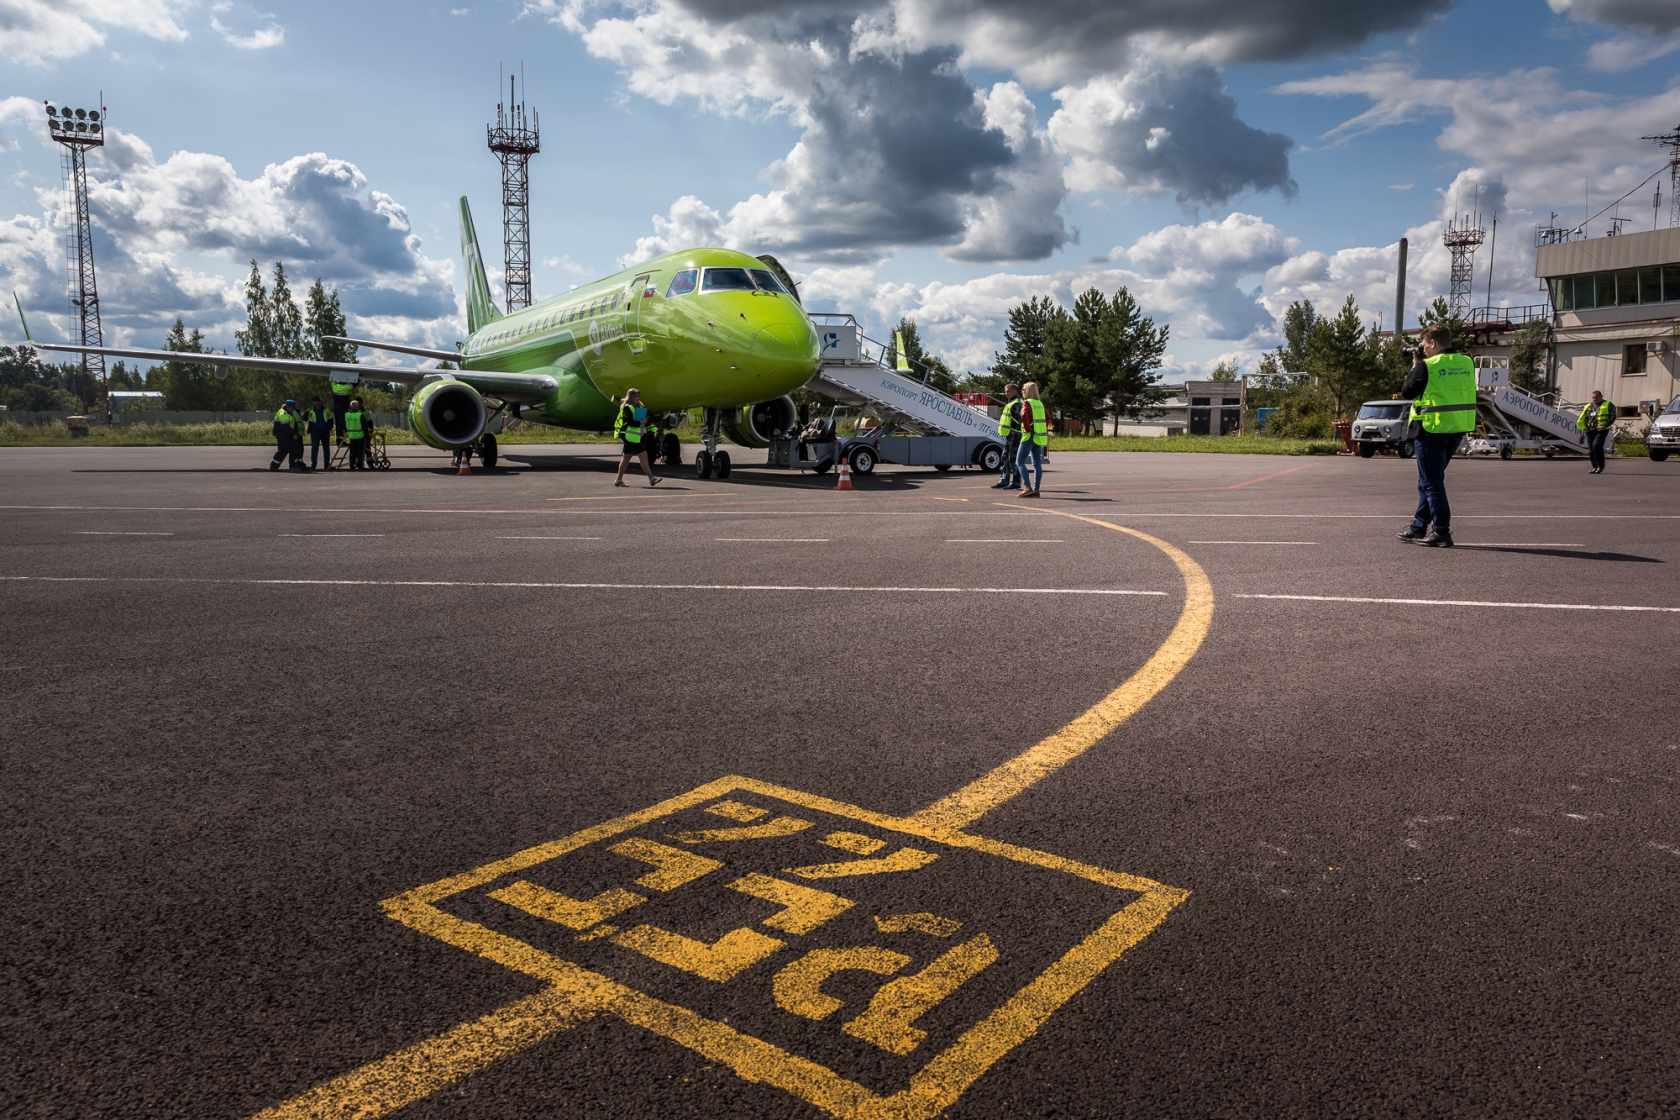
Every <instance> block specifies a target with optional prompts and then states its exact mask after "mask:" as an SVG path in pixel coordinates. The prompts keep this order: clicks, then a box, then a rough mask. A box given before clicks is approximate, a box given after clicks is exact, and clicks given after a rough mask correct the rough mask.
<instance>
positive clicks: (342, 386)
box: [332, 381, 356, 397]
mask: <svg viewBox="0 0 1680 1120" xmlns="http://www.w3.org/2000/svg"><path fill="white" fill-rule="evenodd" d="M332 391H333V396H335V397H348V396H349V395H350V394H351V393H353V392H355V391H356V383H355V382H354V381H334V382H333V383H332Z"/></svg>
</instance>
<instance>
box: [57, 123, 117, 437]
mask: <svg viewBox="0 0 1680 1120" xmlns="http://www.w3.org/2000/svg"><path fill="white" fill-rule="evenodd" d="M100 100H101V101H103V100H104V98H103V97H101V98H100ZM104 108H105V107H104V106H103V105H101V106H100V107H99V108H98V109H66V108H64V107H62V106H59V105H55V104H53V103H52V102H50V101H49V102H47V131H48V132H49V133H50V134H51V135H52V138H53V139H54V140H56V141H58V143H60V144H61V145H63V146H64V155H63V159H62V163H63V167H64V183H65V186H66V187H67V188H68V190H69V195H70V198H69V202H70V204H71V206H72V207H73V208H74V209H75V221H74V222H73V223H71V225H70V226H69V228H68V229H66V230H65V238H64V248H65V256H66V257H67V258H68V259H69V262H70V317H71V319H72V320H73V321H74V322H75V323H76V324H77V328H78V329H77V331H76V337H77V338H78V339H79V340H80V342H81V344H82V345H83V346H103V345H105V332H104V331H103V330H101V329H100V326H99V285H98V284H97V283H96V282H95V280H94V275H93V226H92V224H91V223H90V222H89V221H88V190H87V152H88V149H89V148H98V147H102V146H103V145H104V143H105V121H104V116H105V114H104ZM95 378H98V380H99V383H100V385H101V386H102V387H103V386H104V384H105V355H103V354H83V355H82V411H84V412H86V411H87V410H88V409H90V408H92V407H93V382H94V379H95Z"/></svg>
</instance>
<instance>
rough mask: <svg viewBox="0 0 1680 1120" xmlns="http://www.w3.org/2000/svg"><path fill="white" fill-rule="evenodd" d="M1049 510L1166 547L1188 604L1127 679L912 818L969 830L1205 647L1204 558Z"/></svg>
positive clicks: (1129, 711)
mask: <svg viewBox="0 0 1680 1120" xmlns="http://www.w3.org/2000/svg"><path fill="white" fill-rule="evenodd" d="M1044 512H1046V513H1054V514H1058V515H1060V516H1062V517H1071V518H1073V519H1074V520H1075V521H1085V522H1089V523H1090V524H1092V525H1101V526H1103V527H1104V528H1106V529H1113V530H1114V531H1115V532H1117V533H1125V534H1127V535H1129V536H1133V537H1136V538H1138V539H1139V540H1141V541H1146V542H1147V543H1149V544H1152V545H1154V546H1155V547H1156V548H1158V549H1160V550H1161V551H1162V552H1164V553H1166V554H1167V556H1168V557H1169V558H1171V560H1172V562H1173V563H1174V564H1176V565H1177V566H1178V572H1179V575H1180V576H1182V577H1183V579H1184V609H1183V610H1182V611H1180V612H1179V616H1178V624H1177V625H1176V626H1174V627H1173V629H1172V633H1170V634H1168V635H1167V640H1166V641H1164V642H1162V643H1161V648H1159V649H1157V650H1156V651H1155V653H1154V655H1153V656H1152V657H1150V659H1149V660H1148V661H1145V662H1144V663H1143V667H1142V668H1140V669H1139V670H1138V671H1137V672H1135V673H1133V674H1132V675H1131V676H1130V677H1129V678H1127V680H1126V682H1125V683H1124V684H1122V685H1121V686H1120V687H1119V688H1117V689H1115V690H1114V691H1113V692H1111V693H1109V694H1108V695H1107V696H1105V697H1103V698H1102V699H1101V700H1099V701H1097V703H1096V704H1095V705H1093V706H1092V707H1091V708H1089V709H1087V710H1086V711H1084V712H1082V713H1080V715H1078V716H1077V717H1075V718H1074V720H1073V722H1071V723H1069V724H1068V725H1067V726H1065V727H1063V728H1062V729H1061V730H1059V731H1057V732H1055V733H1054V734H1053V735H1051V736H1050V737H1049V738H1047V739H1045V740H1043V741H1042V742H1040V743H1038V744H1036V745H1035V746H1033V747H1031V748H1029V749H1028V750H1026V751H1025V752H1023V753H1021V754H1019V755H1016V756H1015V757H1014V758H1012V759H1010V760H1009V761H1008V762H1006V763H1004V764H1003V765H1002V766H999V767H998V768H997V769H995V770H993V771H992V772H991V773H989V774H987V775H985V776H984V777H982V778H978V779H976V780H975V781H972V782H970V783H969V784H968V785H966V786H964V787H963V788H961V789H959V790H957V792H955V793H953V794H951V795H949V796H947V797H942V798H940V799H939V800H938V801H935V802H934V803H933V804H932V805H929V806H928V807H927V808H926V809H923V810H922V811H921V812H920V813H917V814H916V815H915V816H913V817H911V818H910V819H911V820H914V821H916V822H918V823H920V824H925V825H929V826H932V827H935V828H949V829H959V828H965V827H967V826H968V825H970V824H973V823H974V822H975V821H977V820H979V819H980V817H981V816H983V815H984V814H986V813H987V812H989V811H990V810H992V809H995V808H997V807H998V806H999V805H1002V804H1003V803H1004V802H1005V801H1008V800H1009V799H1010V798H1012V797H1014V796H1015V795H1016V794H1018V793H1021V792H1022V791H1024V790H1026V789H1027V788H1029V787H1030V786H1032V785H1033V784H1034V783H1035V782H1038V781H1039V780H1041V779H1043V778H1044V777H1045V776H1046V775H1049V774H1052V773H1054V772H1055V771H1057V770H1060V769H1061V768H1062V767H1064V766H1066V765H1067V764H1068V763H1070V762H1072V761H1073V760H1074V759H1076V758H1078V757H1079V756H1080V755H1082V754H1084V753H1085V752H1086V751H1087V750H1089V749H1090V748H1091V747H1093V746H1095V745H1096V744H1097V742H1098V741H1099V740H1101V739H1102V738H1103V737H1104V736H1105V735H1107V734H1108V733H1109V732H1111V731H1113V730H1114V729H1115V728H1116V727H1119V726H1120V725H1121V724H1122V723H1124V722H1126V720H1128V719H1130V718H1131V717H1132V716H1133V715H1134V714H1136V712H1137V710H1138V709H1139V708H1141V707H1143V706H1144V705H1145V704H1147V703H1149V701H1150V700H1152V699H1154V697H1155V694H1156V693H1158V692H1160V691H1161V690H1162V689H1163V688H1165V687H1167V685H1168V684H1170V683H1171V682H1172V679H1173V678H1174V677H1176V676H1178V674H1179V672H1180V671H1181V670H1182V669H1183V668H1184V666H1185V665H1187V664H1188V663H1189V661H1190V659H1191V658H1192V657H1194V656H1195V655H1196V651H1197V650H1198V649H1200V648H1201V645H1202V639H1203V638H1205V637H1207V632H1208V627H1209V626H1210V625H1211V624H1212V622H1213V586H1212V585H1211V584H1209V583H1208V578H1207V573H1206V572H1204V571H1202V567H1201V565H1200V564H1198V563H1196V562H1195V561H1194V560H1192V559H1190V557H1188V556H1186V555H1185V554H1184V553H1182V552H1180V551H1179V550H1178V549H1176V548H1174V547H1173V546H1172V545H1170V544H1168V543H1167V542H1166V541H1163V540H1161V539H1159V538H1157V537H1152V536H1150V535H1149V534H1148V533H1140V532H1138V531H1137V530H1136V529H1128V528H1126V527H1125V526H1124V525H1115V524H1113V523H1112V522H1108V521H1099V520H1098V519H1097V518H1095V517H1082V516H1080V515H1079V514H1077V513H1065V512H1063V511H1062V510H1045V511H1044Z"/></svg>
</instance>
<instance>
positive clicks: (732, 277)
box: [700, 268, 758, 292]
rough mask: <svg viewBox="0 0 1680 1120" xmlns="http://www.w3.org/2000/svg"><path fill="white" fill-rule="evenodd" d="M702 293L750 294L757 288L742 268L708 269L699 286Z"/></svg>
mask: <svg viewBox="0 0 1680 1120" xmlns="http://www.w3.org/2000/svg"><path fill="white" fill-rule="evenodd" d="M700 290H701V291H702V292H752V291H757V290H758V287H757V285H755V284H754V283H753V282H752V276H751V275H750V274H749V273H748V271H747V270H746V269H744V268H708V269H707V270H706V279H705V281H704V282H702V283H701V285H700Z"/></svg>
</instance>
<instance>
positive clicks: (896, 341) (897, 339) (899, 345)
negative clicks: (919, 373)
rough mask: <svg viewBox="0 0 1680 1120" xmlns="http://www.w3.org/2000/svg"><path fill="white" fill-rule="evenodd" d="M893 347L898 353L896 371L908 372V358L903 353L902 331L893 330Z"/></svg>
mask: <svg viewBox="0 0 1680 1120" xmlns="http://www.w3.org/2000/svg"><path fill="white" fill-rule="evenodd" d="M893 349H894V350H895V351H896V352H897V353H898V365H897V367H896V368H897V370H898V372H900V373H909V372H910V359H909V358H907V357H905V354H904V332H903V331H894V332H893Z"/></svg>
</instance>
